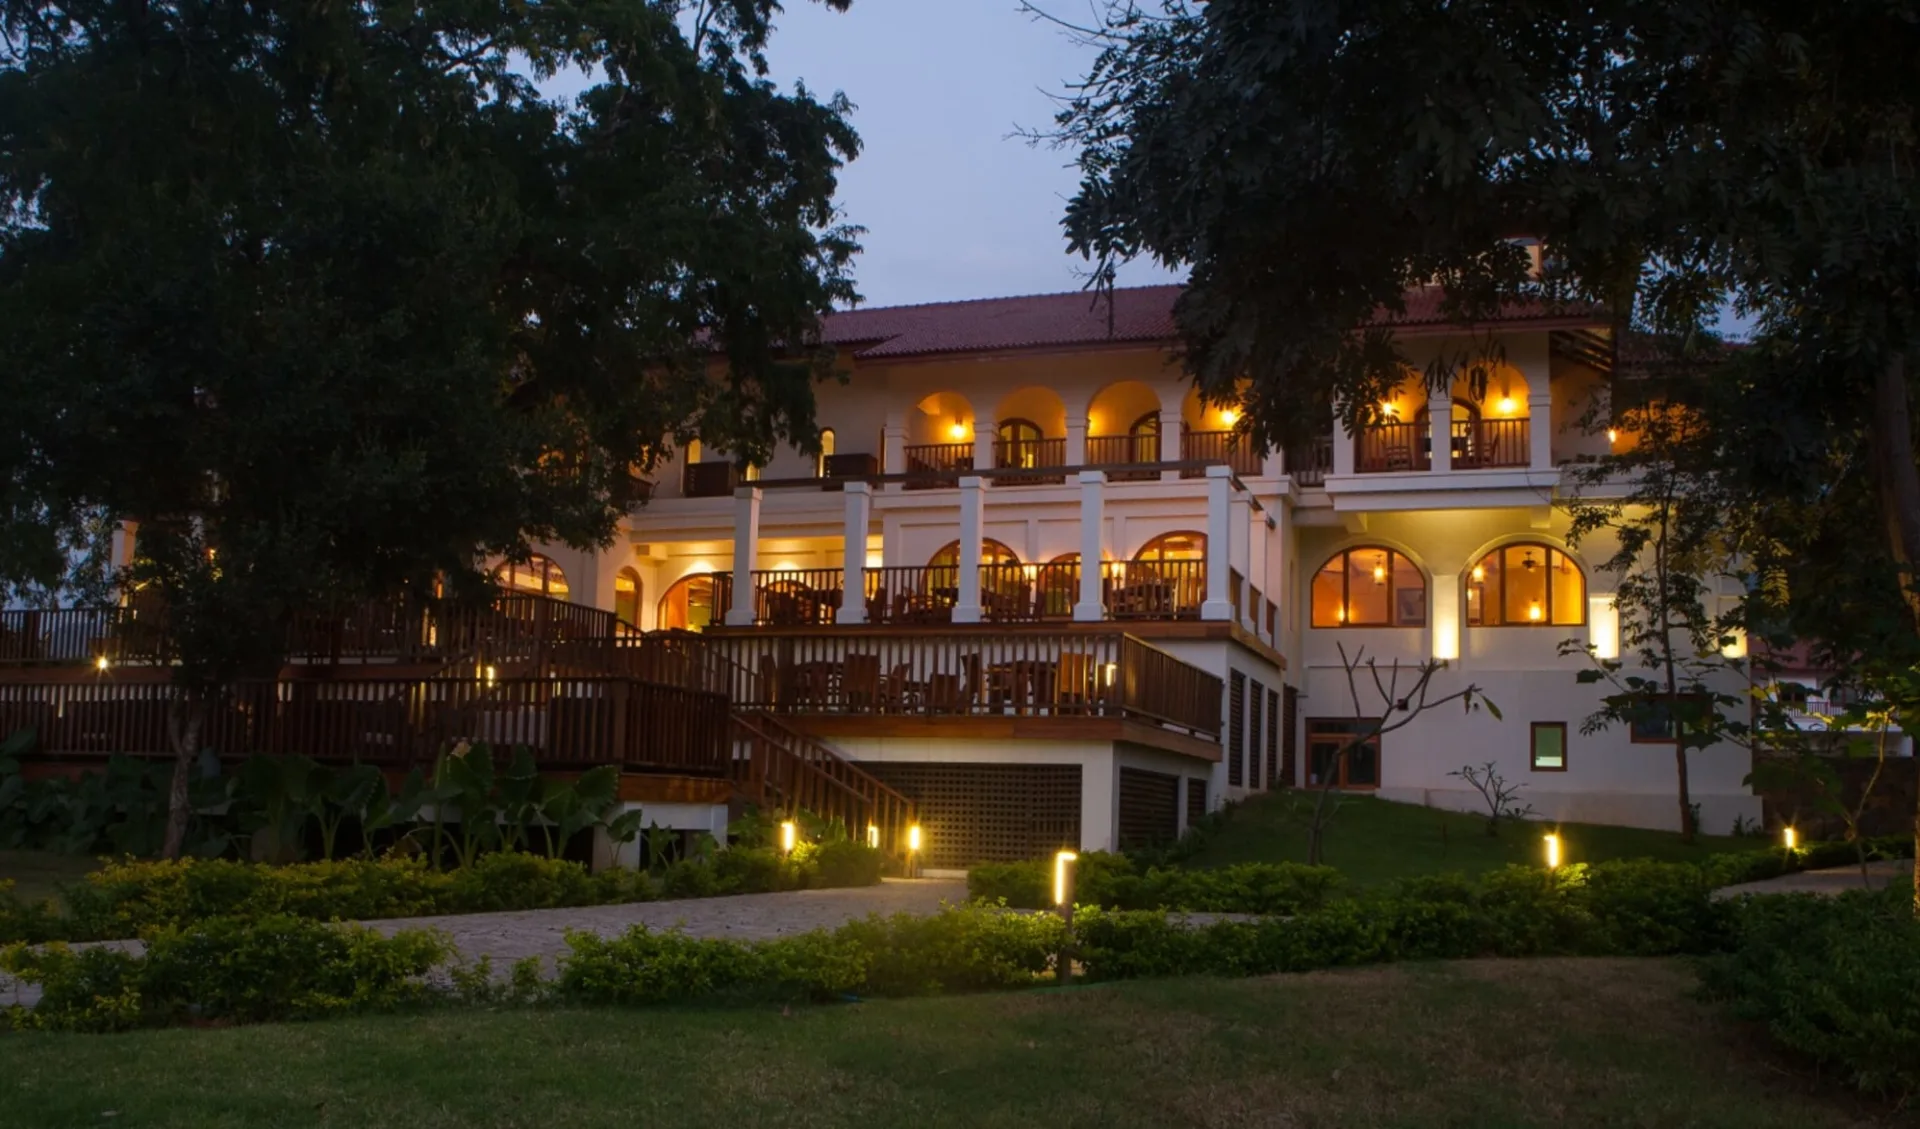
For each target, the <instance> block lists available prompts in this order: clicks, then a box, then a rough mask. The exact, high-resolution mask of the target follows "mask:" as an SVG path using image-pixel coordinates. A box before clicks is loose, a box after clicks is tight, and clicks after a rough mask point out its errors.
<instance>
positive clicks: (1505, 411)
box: [1494, 396, 1516, 416]
mask: <svg viewBox="0 0 1920 1129" xmlns="http://www.w3.org/2000/svg"><path fill="white" fill-rule="evenodd" d="M1515 406H1516V405H1515V404H1514V402H1513V397H1511V396H1502V397H1500V402H1499V403H1497V404H1495V405H1494V408H1496V409H1497V410H1498V411H1499V412H1500V414H1501V415H1503V416H1510V415H1512V414H1513V409H1514V407H1515Z"/></svg>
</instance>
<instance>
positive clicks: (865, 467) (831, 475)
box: [820, 454, 880, 490]
mask: <svg viewBox="0 0 1920 1129" xmlns="http://www.w3.org/2000/svg"><path fill="white" fill-rule="evenodd" d="M820 471H821V474H820V477H821V478H823V479H825V480H826V484H827V485H826V489H828V490H837V489H839V487H840V485H841V484H842V483H843V482H845V481H846V480H848V479H853V480H856V481H857V480H860V479H866V478H872V477H873V476H874V475H876V474H879V473H880V457H879V456H878V455H866V454H848V455H828V456H827V457H826V458H825V459H823V460H822V461H821V466H820Z"/></svg>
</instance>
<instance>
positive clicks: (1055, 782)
mask: <svg viewBox="0 0 1920 1129" xmlns="http://www.w3.org/2000/svg"><path fill="white" fill-rule="evenodd" d="M860 767H861V768H863V769H865V770H866V771H868V772H870V773H872V774H873V775H874V776H877V777H879V778H880V779H881V780H882V781H884V782H886V783H887V784H889V785H891V786H892V787H893V788H895V789H896V790H898V791H900V792H901V793H903V794H904V795H906V796H907V798H909V799H911V800H912V801H913V802H914V804H915V806H916V807H917V809H918V811H919V818H920V826H921V828H922V829H923V830H924V831H925V833H926V850H925V853H924V854H923V856H922V858H921V864H922V865H923V866H928V867H932V868H934V869H936V870H958V869H963V868H965V867H969V866H972V865H973V864H975V863H979V862H1014V861H1018V860H1020V859H1035V858H1043V857H1048V856H1051V855H1052V854H1053V852H1055V851H1057V850H1059V849H1061V848H1062V847H1077V846H1079V844H1080V766H1079V765H1076V764H896V763H890V762H880V761H862V762H861V763H860Z"/></svg>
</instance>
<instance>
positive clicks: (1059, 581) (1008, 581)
mask: <svg viewBox="0 0 1920 1129" xmlns="http://www.w3.org/2000/svg"><path fill="white" fill-rule="evenodd" d="M1079 593H1080V564H1079V562H1077V561H1063V562H1061V563H1058V564H1032V565H1022V564H999V565H981V566H980V612H981V617H982V618H983V619H984V620H986V622H988V623H1042V622H1045V621H1047V620H1066V619H1072V618H1073V604H1074V601H1075V600H1077V599H1078V598H1079Z"/></svg>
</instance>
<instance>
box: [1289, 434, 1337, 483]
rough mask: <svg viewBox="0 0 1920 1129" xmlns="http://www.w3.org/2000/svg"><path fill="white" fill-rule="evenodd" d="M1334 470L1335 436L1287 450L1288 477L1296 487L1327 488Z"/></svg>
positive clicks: (1326, 436) (1323, 437) (1325, 436)
mask: <svg viewBox="0 0 1920 1129" xmlns="http://www.w3.org/2000/svg"><path fill="white" fill-rule="evenodd" d="M1332 469H1333V436H1331V435H1322V436H1321V437H1320V438H1318V439H1315V440H1314V441H1313V442H1311V443H1305V444H1302V445H1299V446H1295V447H1288V448H1287V477H1289V478H1291V479H1293V481H1294V484H1295V485H1296V486H1325V485H1326V484H1327V473H1328V472H1329V471H1331V470H1332Z"/></svg>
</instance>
